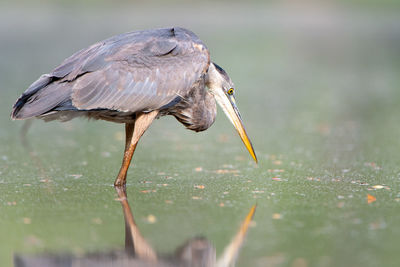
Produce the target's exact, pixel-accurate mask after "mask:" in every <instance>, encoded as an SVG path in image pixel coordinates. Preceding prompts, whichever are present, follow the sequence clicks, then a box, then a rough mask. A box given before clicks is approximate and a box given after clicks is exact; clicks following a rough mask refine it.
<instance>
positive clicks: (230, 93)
mask: <svg viewBox="0 0 400 267" xmlns="http://www.w3.org/2000/svg"><path fill="white" fill-rule="evenodd" d="M234 91H235V90H234V89H233V88H230V89H229V90H228V91H227V93H228V95H233V92H234Z"/></svg>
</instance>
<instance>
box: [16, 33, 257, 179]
mask: <svg viewBox="0 0 400 267" xmlns="http://www.w3.org/2000/svg"><path fill="white" fill-rule="evenodd" d="M216 102H217V103H218V104H219V105H220V106H221V108H222V110H223V111H224V113H225V114H226V115H227V117H228V118H229V120H230V121H231V123H232V124H233V125H234V127H235V128H236V130H237V132H238V133H239V136H240V138H241V139H242V141H243V143H244V145H245V146H246V148H247V150H248V151H249V153H250V155H251V156H252V158H253V159H254V161H255V162H257V156H256V154H255V151H254V149H253V145H252V143H251V141H250V139H249V137H248V135H247V133H246V130H245V127H244V125H243V122H242V118H241V115H240V113H239V110H238V108H237V105H236V101H235V87H234V84H233V82H232V80H231V79H230V78H229V76H228V74H227V73H226V71H225V70H223V69H222V68H221V67H220V66H219V65H217V64H216V63H214V62H212V61H211V59H210V52H209V50H208V48H207V47H206V45H205V44H204V43H203V42H202V41H201V40H200V39H199V37H197V36H196V35H195V34H194V33H193V32H192V31H190V30H187V29H184V28H180V27H173V28H161V29H151V30H142V31H133V32H128V33H124V34H120V35H116V36H113V37H111V38H109V39H106V40H104V41H100V42H97V43H95V44H93V45H91V46H89V47H88V48H86V49H82V50H80V51H78V52H76V53H75V54H73V55H72V56H70V57H68V58H67V59H65V60H64V61H63V62H62V63H61V65H59V66H58V67H56V68H55V69H54V70H53V71H52V72H50V73H48V74H43V75H42V76H40V77H39V79H38V80H36V81H35V82H34V83H32V84H31V85H30V86H29V87H28V89H27V90H26V91H25V92H24V93H23V94H22V95H21V96H20V97H19V98H18V99H17V101H16V103H15V104H14V106H13V109H12V113H11V118H12V119H14V120H21V119H28V118H39V119H43V120H45V121H52V120H60V121H68V120H71V119H73V118H75V117H82V116H83V117H88V118H91V119H96V120H98V119H99V120H106V121H111V122H116V123H124V124H125V149H124V155H123V160H122V164H121V168H120V170H119V173H118V175H117V177H116V179H115V182H114V185H115V186H125V185H126V177H127V172H128V168H129V165H130V162H131V160H132V156H133V154H134V152H135V148H136V146H137V144H138V142H139V139H140V138H141V137H142V135H143V134H144V132H145V131H146V130H147V129H148V128H149V126H150V124H151V123H152V122H153V121H154V119H156V118H159V117H162V116H166V115H172V116H174V117H175V118H176V119H177V120H178V121H179V122H181V123H182V124H183V125H184V126H185V127H186V128H187V129H189V130H193V131H196V132H200V131H204V130H207V129H208V128H209V127H210V126H211V125H212V124H213V123H214V121H215V117H216V113H217V107H216Z"/></svg>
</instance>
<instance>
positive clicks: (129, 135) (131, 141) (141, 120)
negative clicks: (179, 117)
mask: <svg viewBox="0 0 400 267" xmlns="http://www.w3.org/2000/svg"><path fill="white" fill-rule="evenodd" d="M157 114H158V111H152V112H149V113H141V114H138V115H137V117H136V120H135V122H134V123H127V124H126V125H125V134H126V140H125V152H124V158H123V160H122V165H121V169H120V170H119V173H118V176H117V179H115V182H114V186H125V184H126V174H127V172H128V168H129V165H130V163H131V160H132V156H133V153H134V152H135V149H136V145H137V143H138V142H139V139H140V137H142V135H143V134H144V132H145V131H146V130H147V128H149V126H150V124H151V123H152V122H153V120H154V119H155V117H156V116H157Z"/></svg>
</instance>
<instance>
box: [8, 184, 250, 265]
mask: <svg viewBox="0 0 400 267" xmlns="http://www.w3.org/2000/svg"><path fill="white" fill-rule="evenodd" d="M116 191H117V194H118V197H119V199H118V200H119V201H120V202H121V206H122V210H123V213H124V219H125V251H110V252H104V253H92V254H86V255H83V256H74V255H68V254H44V255H37V256H31V255H15V257H14V265H15V267H22V266H24V267H39V266H40V267H48V266H217V267H223V266H231V265H233V264H234V261H235V259H236V258H237V255H238V253H239V249H240V246H241V245H242V243H243V241H244V238H245V236H246V233H247V230H248V228H249V225H250V222H251V220H252V218H253V216H254V213H255V206H253V207H252V208H251V210H250V211H249V213H248V215H247V216H246V218H245V219H244V221H243V222H242V224H241V226H240V228H239V231H238V232H237V233H236V235H235V236H234V237H233V239H232V241H231V242H230V243H229V244H228V245H227V246H226V248H225V250H224V252H223V254H222V255H221V257H220V258H219V259H218V260H217V259H216V250H215V248H214V246H213V245H212V244H211V243H210V242H209V241H208V240H207V239H205V238H201V237H196V238H192V239H190V240H188V241H187V242H186V243H185V244H183V245H182V246H181V247H179V248H178V249H176V251H175V253H174V254H172V255H168V256H159V255H157V253H156V251H155V250H154V249H153V248H152V247H151V245H150V244H149V243H148V242H147V241H146V239H145V238H144V237H143V236H142V234H141V233H140V231H139V228H138V226H137V225H136V223H135V220H134V218H133V214H132V210H131V208H130V206H129V203H128V199H127V196H126V191H125V188H119V187H116Z"/></svg>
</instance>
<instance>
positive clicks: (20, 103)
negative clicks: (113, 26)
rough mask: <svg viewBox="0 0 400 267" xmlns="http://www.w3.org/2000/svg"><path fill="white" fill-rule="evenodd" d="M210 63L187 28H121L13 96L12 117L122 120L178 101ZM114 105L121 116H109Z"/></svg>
mask: <svg viewBox="0 0 400 267" xmlns="http://www.w3.org/2000/svg"><path fill="white" fill-rule="evenodd" d="M209 64H210V57H209V51H208V49H207V48H206V46H205V45H204V44H203V43H202V42H201V41H200V39H198V37H197V36H196V35H195V34H194V33H192V32H190V31H188V30H186V29H182V28H171V29H156V30H149V31H139V32H131V33H125V34H121V35H118V36H115V37H112V38H109V39H107V40H105V41H102V42H98V43H96V44H94V45H92V46H90V47H89V48H87V49H84V50H81V51H79V52H77V53H75V54H74V55H72V56H71V57H69V58H67V59H66V60H65V61H64V62H63V63H62V64H61V65H60V66H58V67H57V68H55V69H54V70H53V71H52V72H51V73H49V74H45V75H42V76H41V77H40V78H39V79H38V80H37V81H36V82H34V83H33V84H32V85H31V86H30V87H29V88H28V89H27V90H26V91H25V93H24V94H23V95H22V96H21V97H20V98H19V99H18V100H17V103H16V104H15V105H14V109H13V112H12V117H13V118H15V119H25V118H29V117H38V116H39V117H41V118H43V119H45V120H53V119H63V120H66V119H68V118H72V117H75V116H80V115H82V116H89V117H91V118H96V119H102V118H103V119H107V120H111V121H115V122H126V120H127V119H128V120H129V119H130V118H129V117H130V116H131V115H132V114H134V113H136V112H149V111H152V110H155V109H160V108H171V106H172V105H171V103H175V104H177V103H178V102H177V101H176V99H177V97H180V96H186V95H188V94H190V92H191V90H192V89H193V85H194V84H195V83H196V82H197V81H199V80H200V79H204V74H205V72H206V71H207V69H208V66H209ZM201 83H202V84H204V82H201ZM196 89H198V90H203V91H204V90H205V89H204V88H199V87H196ZM202 95H204V94H202ZM174 101H175V102H174ZM68 111H73V114H71V112H68ZM113 111H118V112H120V113H124V114H121V117H123V118H116V117H115V116H109V114H113ZM76 112H78V113H76ZM100 113H103V114H100ZM164 113H165V114H166V113H168V112H164ZM114 114H115V113H114ZM126 115H128V116H126ZM133 119H134V118H133Z"/></svg>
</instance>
